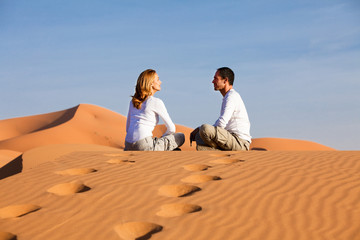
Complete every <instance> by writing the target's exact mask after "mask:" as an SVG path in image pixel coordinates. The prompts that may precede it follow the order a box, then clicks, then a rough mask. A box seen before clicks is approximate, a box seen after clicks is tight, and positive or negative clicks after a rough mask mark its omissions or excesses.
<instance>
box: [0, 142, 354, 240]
mask: <svg viewBox="0 0 360 240" xmlns="http://www.w3.org/2000/svg"><path fill="white" fill-rule="evenodd" d="M23 157H24V158H25V159H27V160H29V161H35V159H46V158H47V159H48V161H43V162H42V163H40V164H35V165H33V167H31V168H27V169H26V170H25V171H23V172H22V173H20V174H16V175H14V176H11V177H8V178H5V179H2V180H0V192H1V197H0V237H1V236H17V239H25V240H30V239H31V240H32V239H53V240H57V239H69V240H72V239H89V240H91V239H109V240H111V239H114V240H115V239H123V240H126V239H154V240H155V239H189V240H193V239H195V240H202V239H204V240H205V239H206V240H208V239H214V240H222V239H227V240H238V239H255V240H264V239H265V240H267V239H269V240H270V239H271V240H278V239H312V240H317V239H319V240H320V239H327V240H332V239H333V240H335V239H336V240H338V239H359V238H360V232H359V226H360V225H359V223H360V214H359V213H360V212H359V211H360V201H359V200H360V199H359V196H360V190H359V187H358V186H359V184H360V174H359V172H360V161H359V159H360V152H355V151H354V152H350V151H349V152H345V151H249V152H227V153H225V152H193V151H182V152H124V151H122V150H121V149H118V148H112V147H107V146H100V145H82V144H67V145H48V146H42V147H39V148H37V149H33V150H30V151H28V152H25V153H24V155H23ZM110 160H111V161H110ZM116 160H117V161H116ZM11 234H12V235H11ZM3 239H5V238H3Z"/></svg>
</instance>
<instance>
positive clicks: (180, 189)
mask: <svg viewBox="0 0 360 240" xmlns="http://www.w3.org/2000/svg"><path fill="white" fill-rule="evenodd" d="M200 190H201V188H199V187H197V186H193V185H186V184H179V185H164V186H161V187H160V188H159V194H160V195H163V196H166V197H184V196H188V195H190V194H192V193H194V192H197V191H200Z"/></svg>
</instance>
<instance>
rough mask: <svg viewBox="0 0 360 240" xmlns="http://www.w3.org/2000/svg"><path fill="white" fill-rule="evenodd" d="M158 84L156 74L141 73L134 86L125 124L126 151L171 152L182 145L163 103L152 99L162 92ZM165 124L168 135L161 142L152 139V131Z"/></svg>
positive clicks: (159, 82)
mask: <svg viewBox="0 0 360 240" xmlns="http://www.w3.org/2000/svg"><path fill="white" fill-rule="evenodd" d="M160 85H161V81H160V80H159V76H158V75H157V73H156V71H155V70H152V69H147V70H145V71H143V72H142V73H141V74H140V76H139V78H138V80H137V83H136V88H135V94H134V96H132V100H131V101H130V106H129V112H128V117H127V122H126V138H125V151H172V150H174V149H176V148H178V147H180V146H181V145H183V144H184V142H185V136H184V134H183V133H175V124H174V123H173V122H172V121H171V118H170V116H169V114H168V112H167V110H166V108H165V105H164V103H163V101H162V100H161V99H159V98H156V97H153V95H154V94H155V93H156V92H157V91H160V90H161V86H160ZM159 117H161V119H162V120H163V121H164V123H165V125H166V128H167V131H166V132H165V134H164V135H163V136H162V137H161V138H153V135H152V131H153V130H154V128H155V126H156V124H157V123H158V122H159Z"/></svg>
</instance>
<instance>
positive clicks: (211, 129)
mask: <svg viewBox="0 0 360 240" xmlns="http://www.w3.org/2000/svg"><path fill="white" fill-rule="evenodd" d="M212 83H213V84H214V90H215V91H220V93H221V94H222V96H223V100H222V106H221V113H220V117H219V118H218V119H217V121H216V122H215V124H214V125H209V124H203V125H201V126H200V127H198V128H196V129H195V130H194V131H192V132H191V134H190V145H191V143H192V141H196V149H197V150H199V151H203V150H225V151H241V150H243V151H248V150H249V149H250V142H251V136H250V122H249V118H248V114H247V111H246V108H245V105H244V102H243V101H242V99H241V97H240V95H239V93H237V92H236V91H235V89H233V83H234V72H233V71H232V70H231V69H230V68H227V67H222V68H219V69H217V71H216V73H215V76H214V80H213V81H212ZM160 85H161V81H160V80H159V76H158V75H157V73H156V71H155V70H152V69H148V70H145V71H144V72H142V73H141V74H140V76H139V78H138V80H137V84H136V87H135V94H134V96H133V97H132V100H131V101H130V106H129V112H128V116H127V122H126V138H125V151H173V150H178V149H179V147H181V146H182V145H183V144H184V142H185V135H184V134H183V133H176V132H175V131H176V129H175V124H174V123H173V122H172V121H171V118H170V116H169V114H168V112H167V110H166V107H165V105H164V103H163V101H162V100H161V99H159V98H156V97H153V95H154V94H155V93H156V92H157V91H160V90H161V86H160ZM159 117H161V119H162V120H163V121H164V123H165V125H166V128H167V131H166V132H165V133H164V135H163V136H162V137H160V138H156V137H153V135H152V131H153V130H154V128H155V126H156V125H157V123H158V122H159Z"/></svg>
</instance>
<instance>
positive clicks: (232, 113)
mask: <svg viewBox="0 0 360 240" xmlns="http://www.w3.org/2000/svg"><path fill="white" fill-rule="evenodd" d="M212 83H213V84H214V90H215V91H220V93H221V94H222V95H223V101H222V105H221V113H220V117H219V118H218V119H217V121H216V122H215V124H214V125H209V124H203V125H201V126H200V127H198V128H196V129H195V130H194V131H193V132H192V133H191V134H190V145H191V143H192V141H196V149H197V150H199V151H203V150H225V151H240V150H243V151H248V150H249V149H250V142H251V136H250V122H249V118H248V114H247V111H246V108H245V105H244V102H243V101H242V99H241V97H240V95H239V93H237V92H236V91H235V89H233V83H234V72H233V71H232V70H231V69H230V68H228V67H222V68H219V69H217V71H216V73H215V76H214V80H213V81H212Z"/></svg>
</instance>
